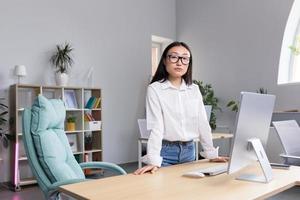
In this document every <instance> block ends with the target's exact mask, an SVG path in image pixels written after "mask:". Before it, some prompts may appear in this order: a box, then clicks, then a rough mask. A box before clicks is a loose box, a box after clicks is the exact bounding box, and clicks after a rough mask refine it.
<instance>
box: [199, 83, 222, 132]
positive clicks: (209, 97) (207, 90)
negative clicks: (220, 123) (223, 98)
mask: <svg viewBox="0 0 300 200" xmlns="http://www.w3.org/2000/svg"><path fill="white" fill-rule="evenodd" d="M193 83H194V84H196V85H198V87H199V90H200V92H201V94H202V97H203V103H204V105H211V116H210V120H209V124H210V126H211V128H212V129H213V130H215V129H216V127H217V124H216V120H217V118H216V111H217V110H220V111H221V108H220V107H219V105H218V103H219V100H218V98H217V97H215V93H214V90H213V88H212V86H211V84H204V83H203V82H202V81H196V80H194V81H193Z"/></svg>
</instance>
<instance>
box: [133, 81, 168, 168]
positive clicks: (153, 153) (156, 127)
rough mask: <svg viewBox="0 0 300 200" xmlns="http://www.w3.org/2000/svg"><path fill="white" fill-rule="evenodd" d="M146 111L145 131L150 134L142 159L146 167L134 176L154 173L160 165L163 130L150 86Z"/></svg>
mask: <svg viewBox="0 0 300 200" xmlns="http://www.w3.org/2000/svg"><path fill="white" fill-rule="evenodd" d="M146 110H147V112H146V113H147V129H148V130H150V131H151V133H150V137H149V139H148V144H147V155H146V156H144V157H143V161H144V162H146V163H147V164H148V165H147V166H145V167H143V168H141V169H138V170H137V171H136V172H135V174H143V173H145V172H148V171H151V172H154V171H156V170H157V169H158V167H160V166H161V163H162V157H161V156H160V151H161V146H162V139H163V130H164V124H163V116H162V108H161V105H160V101H159V98H158V95H157V93H156V92H155V89H154V88H152V87H151V85H150V86H149V87H148V91H147V98H146Z"/></svg>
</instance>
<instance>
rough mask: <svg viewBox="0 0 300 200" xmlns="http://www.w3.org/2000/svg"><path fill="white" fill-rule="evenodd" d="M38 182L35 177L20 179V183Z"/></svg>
mask: <svg viewBox="0 0 300 200" xmlns="http://www.w3.org/2000/svg"><path fill="white" fill-rule="evenodd" d="M34 183H37V181H36V180H35V179H34V178H25V179H22V180H20V185H21V186H22V185H31V184H34Z"/></svg>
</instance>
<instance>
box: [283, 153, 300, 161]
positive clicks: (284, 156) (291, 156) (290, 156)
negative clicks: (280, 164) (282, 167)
mask: <svg viewBox="0 0 300 200" xmlns="http://www.w3.org/2000/svg"><path fill="white" fill-rule="evenodd" d="M279 156H280V157H283V158H293V159H299V160H300V156H293V155H286V154H280V155H279Z"/></svg>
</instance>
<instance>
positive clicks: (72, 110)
mask: <svg viewBox="0 0 300 200" xmlns="http://www.w3.org/2000/svg"><path fill="white" fill-rule="evenodd" d="M82 110H83V109H80V108H67V109H66V111H67V112H68V111H70V112H74V111H82Z"/></svg>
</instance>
